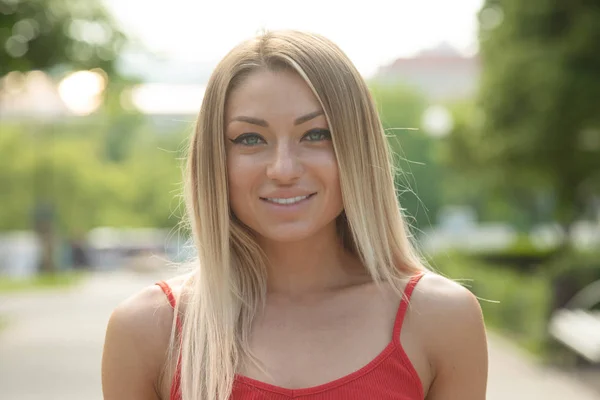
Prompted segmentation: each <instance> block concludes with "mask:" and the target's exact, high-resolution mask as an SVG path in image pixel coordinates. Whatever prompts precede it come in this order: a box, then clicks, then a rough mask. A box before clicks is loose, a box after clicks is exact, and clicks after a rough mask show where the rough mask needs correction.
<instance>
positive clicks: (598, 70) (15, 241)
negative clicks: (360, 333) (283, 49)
mask: <svg viewBox="0 0 600 400" xmlns="http://www.w3.org/2000/svg"><path fill="white" fill-rule="evenodd" d="M340 7H342V8H340ZM279 28H292V29H301V30H309V31H314V32H317V33H321V34H323V35H325V36H327V37H329V38H330V39H332V40H333V41H334V42H336V43H337V44H338V45H339V46H340V47H341V48H342V49H343V50H344V51H345V52H346V53H347V54H348V56H349V57H350V58H351V59H352V60H353V61H354V62H355V64H356V66H357V67H358V68H359V70H360V72H361V73H362V74H363V76H364V77H365V78H366V79H367V81H368V83H369V85H370V87H371V90H372V93H373V95H374V97H375V99H376V101H377V104H378V107H379V110H380V114H381V117H382V120H383V122H384V125H385V127H386V129H387V132H388V134H389V137H390V143H391V145H392V148H393V149H394V151H395V153H396V162H397V165H398V167H399V168H400V170H401V173H400V174H399V176H398V178H397V184H398V193H399V196H400V201H401V204H402V206H403V207H404V208H405V210H406V215H407V218H408V220H409V222H410V224H411V227H412V230H413V234H414V236H415V238H416V240H417V242H418V244H419V246H420V247H421V249H422V251H423V253H424V255H425V256H426V257H427V258H428V260H429V261H430V263H431V266H432V268H434V269H435V270H437V271H439V272H440V273H442V274H444V275H446V276H449V277H451V278H453V279H457V280H460V281H461V282H462V283H463V284H464V285H466V286H467V287H469V288H470V289H471V290H472V291H473V292H474V293H475V294H476V295H477V296H479V297H480V298H481V304H482V308H483V311H484V314H485V318H486V324H487V326H488V329H489V332H490V357H491V358H490V393H489V396H488V398H489V399H500V398H503V399H504V398H506V397H508V396H509V395H510V396H511V397H512V398H514V399H520V398H523V399H525V398H527V399H537V398H540V399H541V398H543V399H553V398H555V397H552V396H556V398H561V399H562V398H564V397H565V396H567V395H569V396H571V398H575V399H583V400H585V399H598V398H600V384H599V383H598V382H600V369H599V368H598V363H600V313H599V311H598V309H599V303H600V283H598V282H600V108H599V107H600V106H599V104H600V51H599V47H598V43H600V3H598V2H597V1H571V2H565V1H557V0H529V1H527V2H525V1H519V0H461V1H460V2H444V1H441V0H422V1H420V2H408V1H400V0H396V1H384V0H372V1H369V2H368V3H364V4H361V5H356V6H354V5H352V6H351V5H348V4H346V3H342V2H336V1H331V2H322V1H320V2H319V1H316V0H306V1H304V2H302V4H301V5H299V4H294V5H291V4H289V3H286V2H274V1H267V0H260V1H255V2H243V1H234V0H230V1H221V2H192V1H186V0H171V1H169V2H168V5H167V4H165V3H164V2H147V1H142V0H119V1H117V0H104V1H102V0H86V1H85V2H83V1H75V0H28V1H24V0H0V387H2V390H3V392H5V393H8V394H10V395H9V396H8V397H6V398H11V399H42V398H44V399H54V398H57V399H58V398H61V399H71V398H73V399H75V398H77V399H81V398H86V399H100V398H101V392H100V383H99V382H100V376H99V363H100V354H101V346H102V340H103V335H104V329H105V325H106V322H107V320H108V316H109V315H110V311H111V310H112V308H114V306H115V305H116V304H118V303H119V302H120V301H122V300H123V299H124V298H126V297H127V296H129V295H130V294H132V293H134V292H135V291H136V290H138V289H140V288H142V287H143V286H145V285H147V284H151V283H152V282H154V281H155V280H156V279H158V278H161V277H169V276H172V275H174V274H175V273H177V270H176V269H175V268H173V267H171V265H172V264H173V263H177V262H179V261H181V260H184V259H186V257H188V256H189V255H190V254H191V252H193V250H191V249H190V247H189V245H188V233H187V232H186V231H185V230H184V229H181V227H180V225H179V224H180V221H181V219H182V217H183V210H184V209H183V207H182V204H181V197H180V195H181V181H182V177H181V167H182V161H183V160H182V157H183V156H184V154H185V147H186V143H187V138H188V137H189V135H190V133H191V131H192V129H193V124H194V119H195V114H196V113H197V111H198V109H199V107H200V103H201V101H202V96H203V91H204V85H205V84H206V82H207V80H208V77H209V75H210V73H211V72H212V70H213V68H214V67H215V65H216V64H217V62H218V61H219V60H220V59H221V58H222V57H223V56H224V55H225V54H226V53H227V52H228V51H229V50H230V49H231V48H232V47H233V46H234V45H235V44H237V43H238V42H240V41H241V40H244V39H247V38H249V37H251V36H253V35H255V34H257V33H260V31H261V30H263V29H279ZM53 393H55V394H53ZM519 396H522V397H519Z"/></svg>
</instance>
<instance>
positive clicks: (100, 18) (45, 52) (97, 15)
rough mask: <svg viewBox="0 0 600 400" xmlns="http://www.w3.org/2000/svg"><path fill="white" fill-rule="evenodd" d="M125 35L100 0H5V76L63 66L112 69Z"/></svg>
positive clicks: (1, 31) (0, 48)
mask: <svg viewBox="0 0 600 400" xmlns="http://www.w3.org/2000/svg"><path fill="white" fill-rule="evenodd" d="M125 40H126V38H125V35H124V33H123V32H121V31H120V30H119V29H118V28H117V26H116V24H115V23H114V21H113V20H112V18H111V17H110V15H109V14H108V13H107V12H106V10H105V8H104V5H103V3H102V2H101V1H100V0H86V1H78V0H27V1H25V0H0V60H1V62H0V76H3V75H5V74H6V73H8V72H10V71H30V70H35V69H40V70H46V71H48V70H52V69H55V68H60V67H62V68H66V69H90V68H102V69H103V70H104V71H106V72H107V73H109V74H112V73H113V72H114V60H115V59H116V57H117V55H118V54H119V53H120V51H121V49H122V47H123V45H124V44H125Z"/></svg>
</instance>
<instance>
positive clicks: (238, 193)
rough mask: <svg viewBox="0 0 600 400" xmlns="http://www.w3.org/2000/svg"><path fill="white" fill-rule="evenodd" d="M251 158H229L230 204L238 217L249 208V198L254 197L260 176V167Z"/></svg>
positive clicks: (232, 156)
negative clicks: (254, 190)
mask: <svg viewBox="0 0 600 400" xmlns="http://www.w3.org/2000/svg"><path fill="white" fill-rule="evenodd" d="M258 164H259V163H257V162H252V160H251V159H250V157H240V156H239V155H231V156H228V158H227V182H228V185H229V203H230V204H231V208H232V209H233V211H234V213H236V215H240V214H243V213H244V210H245V209H246V208H248V203H249V202H248V197H249V196H252V195H253V187H254V186H255V183H256V180H257V179H258V176H259V174H260V166H259V165H258Z"/></svg>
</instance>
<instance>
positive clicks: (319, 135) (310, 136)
mask: <svg viewBox="0 0 600 400" xmlns="http://www.w3.org/2000/svg"><path fill="white" fill-rule="evenodd" d="M304 137H305V138H306V140H308V141H309V142H317V141H321V140H330V139H331V132H329V131H328V130H327V129H313V130H312V131H310V132H308V133H307V134H306V135H304Z"/></svg>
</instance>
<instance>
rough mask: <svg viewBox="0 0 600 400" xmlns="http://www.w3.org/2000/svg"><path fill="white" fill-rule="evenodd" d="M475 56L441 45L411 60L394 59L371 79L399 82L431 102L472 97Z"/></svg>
mask: <svg viewBox="0 0 600 400" xmlns="http://www.w3.org/2000/svg"><path fill="white" fill-rule="evenodd" d="M479 73H480V65H479V58H478V57H477V56H463V55H461V54H460V53H459V52H458V51H456V50H455V49H454V48H452V47H451V46H450V45H448V44H446V43H443V44H441V45H439V46H438V47H435V48H433V49H429V50H424V51H422V52H420V53H418V54H417V55H415V56H414V57H407V58H398V59H397V60H396V61H394V62H392V63H391V64H389V65H386V66H383V67H381V68H380V69H379V71H378V72H377V73H376V75H375V77H374V79H375V80H376V81H379V82H383V83H386V84H394V83H402V84H406V85H408V86H412V87H414V88H416V89H418V90H419V91H421V92H423V93H425V94H426V95H427V96H428V97H429V98H430V99H432V100H435V101H442V100H453V99H459V98H464V97H469V96H471V95H473V94H474V93H475V91H476V89H477V85H478V81H479Z"/></svg>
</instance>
